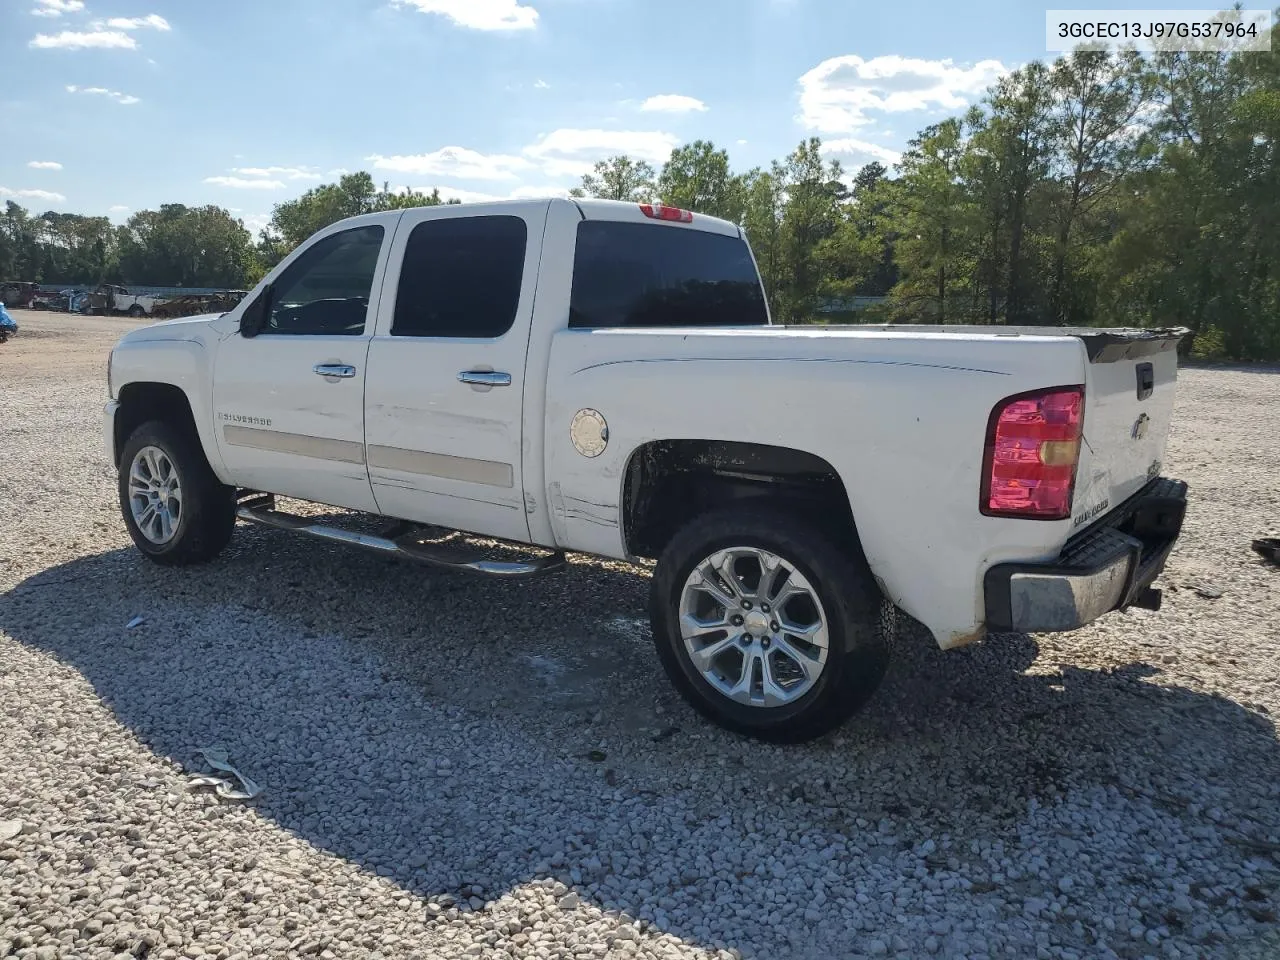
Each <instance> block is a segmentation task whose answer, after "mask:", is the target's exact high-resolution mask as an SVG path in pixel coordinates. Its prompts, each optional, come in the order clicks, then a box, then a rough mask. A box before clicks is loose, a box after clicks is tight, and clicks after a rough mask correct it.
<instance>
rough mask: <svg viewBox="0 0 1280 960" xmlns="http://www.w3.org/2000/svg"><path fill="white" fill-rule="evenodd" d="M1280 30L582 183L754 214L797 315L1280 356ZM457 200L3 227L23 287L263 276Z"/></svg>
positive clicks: (176, 209)
mask: <svg viewBox="0 0 1280 960" xmlns="http://www.w3.org/2000/svg"><path fill="white" fill-rule="evenodd" d="M1278 144H1280V27H1277V30H1276V32H1275V33H1274V39H1273V49H1272V51H1271V52H1268V53H1235V54H1225V53H1211V52H1164V53H1158V54H1154V55H1151V56H1141V55H1138V54H1136V53H1132V52H1128V53H1119V54H1107V53H1101V52H1091V51H1078V52H1076V53H1073V54H1071V55H1068V56H1065V57H1063V58H1060V59H1058V60H1057V61H1056V62H1053V63H1051V64H1047V63H1040V62H1033V63H1030V64H1028V65H1027V66H1025V67H1023V68H1021V69H1019V70H1017V71H1015V72H1013V73H1010V74H1008V75H1006V76H1005V77H1003V78H1002V79H1001V80H999V81H998V82H997V83H996V84H995V85H994V86H993V87H992V88H991V89H990V90H988V91H987V93H986V95H985V96H984V97H983V98H982V100H981V102H980V103H979V104H977V105H976V106H974V107H973V108H971V109H970V110H968V111H966V112H965V113H963V114H962V115H960V116H956V117H953V118H951V119H948V120H945V121H943V122H941V123H937V124H934V125H932V126H929V127H927V128H926V129H924V130H922V131H920V133H919V134H918V135H917V136H916V137H914V138H913V139H912V140H911V141H910V142H909V144H908V145H907V149H906V151H905V152H904V153H903V155H902V157H901V159H900V161H899V162H898V163H897V164H896V165H895V169H894V170H893V171H892V172H891V171H890V170H888V169H886V168H885V167H884V166H883V165H882V164H879V163H869V164H867V165H865V166H863V167H862V168H861V169H859V170H857V171H856V172H851V171H847V170H845V169H844V168H843V166H842V165H841V164H840V163H839V162H838V161H836V160H833V159H830V155H829V153H828V152H826V151H825V150H824V146H823V144H822V142H821V141H820V140H818V139H809V140H806V141H804V142H803V143H801V144H799V146H797V148H796V149H795V150H794V151H793V152H792V153H791V154H790V155H789V156H787V157H786V158H785V159H783V160H779V161H775V162H774V163H772V164H770V165H769V166H768V167H767V168H764V167H761V168H755V169H752V170H747V171H740V172H735V171H734V170H733V169H732V168H731V165H730V162H729V156H728V153H727V152H726V151H725V150H723V149H720V148H718V147H716V145H715V144H713V143H710V142H708V141H705V140H697V141H694V142H692V143H689V144H686V145H684V146H681V147H679V148H677V149H675V150H674V151H673V152H672V154H671V156H670V158H669V159H668V161H667V162H666V163H665V164H663V165H662V167H661V168H660V169H655V168H654V167H653V166H651V165H650V164H648V163H646V162H645V161H643V160H637V159H634V158H631V157H625V156H621V157H614V158H611V159H609V160H606V161H602V162H601V163H599V164H597V165H596V167H595V169H594V170H593V171H592V172H591V173H589V174H588V175H586V176H585V177H583V179H582V183H581V184H580V186H579V187H578V188H577V189H575V190H574V191H573V192H574V193H575V194H577V195H580V196H593V197H604V198H609V199H615V200H628V201H648V200H661V201H662V202H665V203H668V204H671V205H674V206H678V207H682V208H685V209H691V210H694V211H698V212H701V213H705V214H710V215H714V216H720V217H724V218H726V219H729V220H732V221H734V222H737V223H740V224H742V225H743V227H744V228H745V229H746V231H747V234H748V236H749V237H750V239H751V243H752V247H753V250H754V252H755V255H756V259H757V261H758V263H759V265H760V270H761V274H762V275H763V277H764V281H765V287H766V290H767V292H768V295H769V299H770V303H771V306H772V309H773V312H774V316H775V317H776V318H777V319H778V320H780V321H784V322H789V323H796V322H814V321H817V322H824V321H831V320H833V319H836V320H839V319H847V318H850V316H851V315H850V314H847V313H843V312H842V308H845V307H848V306H849V304H850V302H851V298H854V297H870V298H876V300H875V301H874V305H873V306H872V307H870V308H869V309H865V310H862V311H860V312H858V313H857V314H856V318H857V319H859V320H881V321H894V322H931V323H983V324H1018V325H1024V324H1032V325H1078V326H1099V325H1102V326H1121V325H1133V326H1145V327H1155V326H1185V327H1187V328H1188V329H1190V330H1191V331H1192V332H1193V334H1194V336H1193V338H1191V341H1192V343H1193V344H1194V345H1195V347H1196V349H1197V352H1198V353H1201V354H1202V355H1207V356H1223V357H1231V358H1239V359H1267V360H1277V359H1280V149H1278ZM441 202H443V201H442V199H441V197H440V195H439V192H438V191H434V192H432V193H430V194H426V193H421V192H415V191H410V190H402V191H398V192H397V191H391V190H389V189H388V188H387V185H385V184H384V185H383V187H382V188H381V189H379V188H378V187H377V186H376V185H375V183H374V181H373V178H372V177H371V176H370V175H369V174H368V173H363V172H362V173H353V174H348V175H346V176H343V177H342V178H341V179H340V180H339V181H338V182H337V183H333V184H325V185H323V186H318V187H315V188H313V189H311V190H309V191H307V192H306V193H305V194H303V195H302V196H301V197H298V198H296V199H294V200H290V201H287V202H285V203H281V204H278V205H277V206H276V207H275V209H274V212H273V215H272V218H271V223H270V225H269V227H267V228H266V229H264V230H263V231H261V232H260V234H259V235H258V237H257V238H254V237H253V236H252V235H251V234H250V233H249V231H248V230H246V229H245V228H244V226H243V224H242V223H241V222H240V221H238V220H236V219H235V218H234V217H232V215H231V214H230V213H228V212H227V211H226V210H223V209H221V208H218V207H199V208H189V207H185V206H182V205H180V204H169V205H164V206H162V207H161V208H160V210H158V211H142V212H140V213H137V214H134V215H133V216H131V217H130V218H129V220H128V222H127V223H126V224H124V225H123V226H120V227H115V226H112V225H111V223H110V222H109V221H108V220H107V219H106V218H103V217H80V216H77V215H74V214H58V213H46V214H42V215H39V216H32V215H30V214H28V213H27V212H26V211H25V210H23V209H22V208H21V207H19V206H18V205H17V204H15V203H12V202H10V203H9V204H8V206H7V209H6V211H5V212H4V214H3V216H2V217H0V277H10V278H14V279H36V280H39V279H42V278H48V279H50V280H54V279H56V280H58V281H62V282H94V281H97V280H101V279H109V280H118V281H122V282H138V283H156V284H165V285H170V284H181V285H188V286H232V287H234V286H248V285H250V284H251V283H253V282H255V281H256V279H257V278H258V277H260V276H261V275H262V273H263V272H264V271H265V270H267V269H269V268H270V267H271V266H272V265H274V264H275V263H276V262H278V261H279V259H280V258H281V257H282V256H284V255H285V253H287V252H288V251H289V250H290V249H292V248H293V247H294V246H295V245H296V244H298V243H300V242H301V241H302V240H304V239H305V238H306V237H308V236H309V235H310V234H311V233H313V232H314V231H315V230H318V229H320V228H321V227H323V226H326V225H327V224H329V223H332V222H334V221H336V220H339V219H342V218H344V217H347V216H352V215H355V214H359V213H367V212H370V211H374V210H384V209H395V208H400V207H409V206H422V205H434V204H439V203H441Z"/></svg>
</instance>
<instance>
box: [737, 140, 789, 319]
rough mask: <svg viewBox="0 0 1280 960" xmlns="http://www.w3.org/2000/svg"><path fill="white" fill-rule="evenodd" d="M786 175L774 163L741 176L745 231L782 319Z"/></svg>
mask: <svg viewBox="0 0 1280 960" xmlns="http://www.w3.org/2000/svg"><path fill="white" fill-rule="evenodd" d="M783 178H784V173H783V171H782V168H781V165H780V164H777V163H775V164H774V165H773V169H772V170H760V169H758V168H757V169H754V170H751V171H749V172H748V173H746V174H744V175H743V177H742V195H743V210H742V228H743V231H744V232H745V233H746V235H747V241H748V242H749V243H750V244H751V250H752V253H753V254H754V256H755V259H756V265H757V266H758V267H759V269H760V277H761V280H762V281H763V283H764V289H765V295H766V296H767V297H768V300H769V309H770V312H771V313H772V314H773V316H774V318H775V319H777V318H780V317H781V310H780V305H779V302H778V290H779V289H780V288H781V287H782V284H783V258H782V215H783V211H784V210H785V209H786V194H785V192H784V187H783Z"/></svg>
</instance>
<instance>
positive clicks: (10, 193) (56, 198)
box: [0, 187, 67, 203]
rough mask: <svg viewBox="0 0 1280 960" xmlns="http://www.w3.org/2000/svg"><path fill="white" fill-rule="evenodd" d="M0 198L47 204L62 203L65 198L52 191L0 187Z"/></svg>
mask: <svg viewBox="0 0 1280 960" xmlns="http://www.w3.org/2000/svg"><path fill="white" fill-rule="evenodd" d="M0 197H16V198H18V199H19V200H47V201H48V202H49V203H62V202H63V201H64V200H66V199H67V198H66V197H64V196H63V195H62V194H60V193H54V192H53V191H52V190H10V189H9V188H8V187H0Z"/></svg>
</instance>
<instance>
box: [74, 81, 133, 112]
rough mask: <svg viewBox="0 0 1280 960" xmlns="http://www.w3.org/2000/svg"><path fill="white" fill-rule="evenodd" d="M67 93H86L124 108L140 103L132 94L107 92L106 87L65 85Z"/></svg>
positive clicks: (116, 91)
mask: <svg viewBox="0 0 1280 960" xmlns="http://www.w3.org/2000/svg"><path fill="white" fill-rule="evenodd" d="M67 93H87V94H89V95H91V96H95V97H107V98H108V99H111V100H114V101H115V102H116V103H118V104H120V105H121V106H124V107H129V106H132V105H133V104H135V103H141V102H142V101H141V100H139V99H138V98H137V97H135V96H133V95H132V94H129V93H121V92H120V91H119V90H108V89H107V88H106V87H77V86H76V85H75V84H74V83H69V84H67Z"/></svg>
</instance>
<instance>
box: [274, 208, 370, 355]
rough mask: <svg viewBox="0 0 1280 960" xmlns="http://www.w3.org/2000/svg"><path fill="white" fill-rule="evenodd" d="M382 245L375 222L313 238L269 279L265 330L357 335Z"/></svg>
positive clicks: (361, 331) (295, 333)
mask: <svg viewBox="0 0 1280 960" xmlns="http://www.w3.org/2000/svg"><path fill="white" fill-rule="evenodd" d="M381 250H382V227H377V226H373V227H357V228H356V229H354V230H344V231H342V232H341V233H335V234H332V235H330V236H327V237H325V238H324V239H323V240H319V241H317V242H316V243H315V244H313V245H312V246H311V247H309V248H308V249H307V250H305V251H304V252H303V253H302V255H301V256H300V257H298V259H297V260H295V261H293V263H291V264H289V266H288V267H286V268H285V270H284V272H283V273H282V274H280V276H279V278H277V279H276V281H275V282H274V283H272V284H271V316H270V317H269V318H268V319H267V326H266V329H265V330H263V333H288V334H294V335H303V334H313V335H314V334H330V335H340V336H352V337H358V336H360V335H361V334H362V333H364V324H365V316H366V315H367V314H368V312H369V294H370V292H371V291H372V290H373V273H374V270H375V269H376V268H377V266H378V254H379V252H380V251H381Z"/></svg>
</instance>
